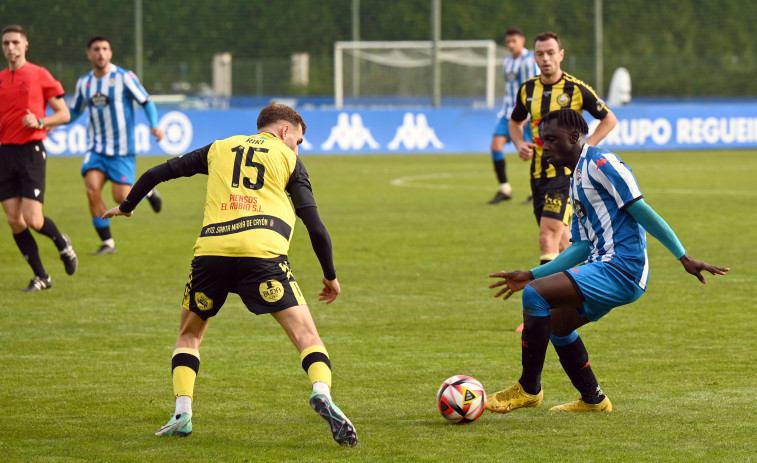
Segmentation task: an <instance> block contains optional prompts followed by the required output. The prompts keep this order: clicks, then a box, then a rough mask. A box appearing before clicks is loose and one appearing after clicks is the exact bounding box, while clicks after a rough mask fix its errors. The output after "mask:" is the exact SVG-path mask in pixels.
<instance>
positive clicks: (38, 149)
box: [0, 141, 47, 203]
mask: <svg viewBox="0 0 757 463" xmlns="http://www.w3.org/2000/svg"><path fill="white" fill-rule="evenodd" d="M46 160H47V152H46V151H45V145H44V144H43V143H42V142H41V141H31V142H29V143H26V144H24V145H0V201H5V200H6V199H10V198H16V197H18V196H23V197H24V198H30V199H36V200H37V201H39V202H41V203H42V202H44V199H45V165H46Z"/></svg>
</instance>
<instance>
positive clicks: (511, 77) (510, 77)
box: [507, 72, 518, 80]
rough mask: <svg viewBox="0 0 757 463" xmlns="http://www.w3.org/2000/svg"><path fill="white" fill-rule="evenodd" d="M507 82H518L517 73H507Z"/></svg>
mask: <svg viewBox="0 0 757 463" xmlns="http://www.w3.org/2000/svg"><path fill="white" fill-rule="evenodd" d="M507 80H518V73H517V72H508V73H507Z"/></svg>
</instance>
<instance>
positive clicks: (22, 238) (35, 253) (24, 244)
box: [13, 227, 48, 278]
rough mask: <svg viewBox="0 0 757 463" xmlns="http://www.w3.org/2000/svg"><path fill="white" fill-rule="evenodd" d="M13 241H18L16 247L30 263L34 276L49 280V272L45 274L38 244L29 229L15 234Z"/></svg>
mask: <svg viewBox="0 0 757 463" xmlns="http://www.w3.org/2000/svg"><path fill="white" fill-rule="evenodd" d="M13 239H14V240H16V246H18V249H20V250H21V254H23V255H24V259H26V262H28V263H29V266H30V267H31V268H32V270H33V271H34V274H35V275H36V276H38V277H40V278H47V276H48V275H47V272H45V267H43V266H42V260H41V259H40V258H39V248H38V247H37V242H36V241H35V240H34V236H32V232H30V231H29V228H28V227H27V228H26V229H25V230H24V231H22V232H21V233H16V234H14V235H13Z"/></svg>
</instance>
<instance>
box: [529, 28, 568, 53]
mask: <svg viewBox="0 0 757 463" xmlns="http://www.w3.org/2000/svg"><path fill="white" fill-rule="evenodd" d="M549 39H555V40H556V41H557V46H558V47H560V49H562V43H561V42H560V37H558V36H557V34H555V33H554V32H551V31H547V32H542V33H541V34H539V35H537V36H536V38H535V39H534V43H536V42H546V41H547V40H549Z"/></svg>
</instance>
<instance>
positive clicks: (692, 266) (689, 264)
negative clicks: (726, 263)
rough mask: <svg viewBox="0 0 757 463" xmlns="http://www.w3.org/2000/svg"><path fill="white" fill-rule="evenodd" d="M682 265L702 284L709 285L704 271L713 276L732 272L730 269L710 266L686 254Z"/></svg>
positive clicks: (682, 258) (682, 259)
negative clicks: (703, 273)
mask: <svg viewBox="0 0 757 463" xmlns="http://www.w3.org/2000/svg"><path fill="white" fill-rule="evenodd" d="M681 263H682V264H683V268H684V269H686V271H687V272H689V273H690V274H692V275H694V276H695V277H697V278H698V279H699V281H701V282H702V284H705V283H707V280H706V279H705V278H704V275H702V271H703V270H706V271H708V272H710V273H711V274H713V275H725V272H727V271H729V270H731V269H730V268H728V267H715V266H714V265H710V264H708V263H707V262H703V261H701V260H698V259H694V258H693V257H691V256H690V255H688V254H685V255H684V256H683V257H681Z"/></svg>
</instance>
